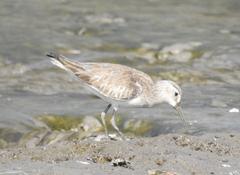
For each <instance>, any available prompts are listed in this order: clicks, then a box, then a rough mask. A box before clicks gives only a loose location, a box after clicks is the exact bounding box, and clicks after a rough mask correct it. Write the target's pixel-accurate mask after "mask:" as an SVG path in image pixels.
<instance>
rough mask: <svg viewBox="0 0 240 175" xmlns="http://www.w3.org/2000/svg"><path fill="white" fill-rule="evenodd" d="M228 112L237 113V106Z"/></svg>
mask: <svg viewBox="0 0 240 175" xmlns="http://www.w3.org/2000/svg"><path fill="white" fill-rule="evenodd" d="M228 112H231V113H237V112H239V109H238V108H232V109H230V110H229V111H228Z"/></svg>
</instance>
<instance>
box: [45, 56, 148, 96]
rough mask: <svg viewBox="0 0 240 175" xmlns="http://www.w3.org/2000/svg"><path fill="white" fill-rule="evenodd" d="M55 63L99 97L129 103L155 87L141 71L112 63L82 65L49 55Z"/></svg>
mask: <svg viewBox="0 0 240 175" xmlns="http://www.w3.org/2000/svg"><path fill="white" fill-rule="evenodd" d="M48 56H49V57H52V58H54V60H53V63H54V64H56V65H57V66H59V67H61V68H65V69H66V70H68V71H71V72H72V73H74V74H75V75H76V76H77V77H78V78H80V80H81V81H82V82H83V83H84V84H85V85H87V86H88V87H90V88H92V89H93V90H94V91H96V92H97V94H96V95H98V93H99V95H98V96H99V97H101V98H104V100H106V99H110V100H117V101H129V100H131V99H134V98H136V97H138V96H140V95H141V94H142V93H143V91H145V90H148V89H149V88H150V86H152V85H153V80H152V79H151V77H150V76H148V75H147V74H145V73H144V72H141V71H139V70H136V69H133V68H130V67H127V66H124V65H120V64H112V63H80V62H76V61H72V60H69V59H66V58H65V57H63V56H61V55H60V56H59V55H48Z"/></svg>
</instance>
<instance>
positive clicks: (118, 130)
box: [111, 107, 125, 139]
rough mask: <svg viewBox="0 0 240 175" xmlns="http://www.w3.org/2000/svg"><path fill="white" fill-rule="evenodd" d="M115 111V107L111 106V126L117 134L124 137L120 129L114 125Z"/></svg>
mask: <svg viewBox="0 0 240 175" xmlns="http://www.w3.org/2000/svg"><path fill="white" fill-rule="evenodd" d="M116 112H117V108H115V107H114V108H113V116H112V118H111V124H112V126H113V128H114V129H115V130H116V131H117V132H118V134H119V135H120V136H121V137H122V138H123V139H124V138H125V137H124V134H123V133H122V132H121V131H120V129H119V128H118V127H117V125H116V120H115V116H116Z"/></svg>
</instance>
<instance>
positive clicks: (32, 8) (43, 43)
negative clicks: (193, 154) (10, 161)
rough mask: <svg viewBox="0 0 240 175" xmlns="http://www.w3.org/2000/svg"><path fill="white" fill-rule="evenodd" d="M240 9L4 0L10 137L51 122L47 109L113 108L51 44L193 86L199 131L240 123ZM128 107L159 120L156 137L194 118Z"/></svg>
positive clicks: (85, 111)
mask: <svg viewBox="0 0 240 175" xmlns="http://www.w3.org/2000/svg"><path fill="white" fill-rule="evenodd" d="M239 8H240V2H239V1H238V0H212V1H207V0H204V1H195V0H183V1H181V2H179V1H177V0H171V1H156V0H149V1H146V0H136V1H131V2H129V1H125V0H123V1H111V0H106V1H101V3H100V2H99V1H96V0H94V1H74V0H61V1H59V0H53V1H46V0H42V1H35V2H34V3H33V2H32V1H30V0H22V1H16V0H13V1H7V0H3V1H0V23H1V27H0V110H1V113H0V127H1V128H4V129H3V130H0V136H1V138H4V140H6V138H8V141H16V140H18V139H19V138H20V137H21V135H22V133H26V132H29V130H31V129H33V128H35V127H39V125H41V124H39V121H36V119H35V117H36V116H39V115H44V114H56V115H68V116H85V115H94V116H97V115H98V114H99V113H100V112H101V111H102V110H103V109H104V108H105V106H106V104H105V103H104V102H102V101H101V100H99V99H96V98H95V97H93V96H88V95H85V93H86V92H85V91H84V89H82V88H81V86H80V84H79V82H78V81H77V80H76V78H74V77H71V76H70V75H68V74H67V73H66V72H64V71H61V70H59V69H58V68H56V67H54V66H53V65H51V64H50V63H49V60H48V59H47V58H46V57H45V53H46V52H48V51H57V52H59V53H62V54H64V55H66V56H68V57H70V58H73V59H76V60H79V61H107V62H114V63H121V64H126V65H130V66H133V67H135V68H138V69H141V70H143V71H145V72H146V73H149V74H150V75H152V76H153V77H154V78H163V79H165V78H167V79H172V80H174V81H176V82H178V83H180V84H181V85H182V87H183V92H184V97H183V108H184V114H185V117H186V119H187V120H189V121H191V122H193V126H192V128H191V129H190V130H191V132H190V133H192V134H204V133H208V132H239V131H240V127H239V122H240V117H239V113H229V112H228V111H229V110H230V109H231V108H234V107H235V108H240V98H239V90H240V86H239V84H240V83H239V82H240V59H239V55H240V44H239V43H240V23H239V19H240V12H239ZM120 115H121V116H123V120H124V121H127V120H128V119H131V118H134V119H144V120H147V121H151V122H153V123H154V126H153V129H152V130H151V131H149V132H148V133H147V134H146V135H147V136H154V135H158V134H164V133H170V132H182V128H183V127H184V125H183V124H182V122H181V121H180V120H179V119H178V118H177V117H176V114H175V112H174V110H173V109H171V108H170V107H169V106H167V105H164V104H163V105H161V106H160V107H156V108H153V109H120ZM9 128H10V129H9ZM9 135H11V137H10V138H9Z"/></svg>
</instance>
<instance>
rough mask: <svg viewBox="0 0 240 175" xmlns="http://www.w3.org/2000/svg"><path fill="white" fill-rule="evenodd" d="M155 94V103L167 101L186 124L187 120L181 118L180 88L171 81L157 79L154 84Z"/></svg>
mask: <svg viewBox="0 0 240 175" xmlns="http://www.w3.org/2000/svg"><path fill="white" fill-rule="evenodd" d="M155 95H156V98H157V99H158V100H157V103H161V102H167V103H168V104H170V105H171V106H172V107H174V109H175V110H176V111H177V112H178V115H179V117H180V118H181V120H183V121H184V123H185V124H186V125H187V122H186V121H185V120H184V118H183V113H182V108H181V105H180V103H181V99H182V90H181V88H180V87H179V86H178V85H177V84H176V83H175V82H173V81H169V80H161V81H157V82H156V84H155Z"/></svg>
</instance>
